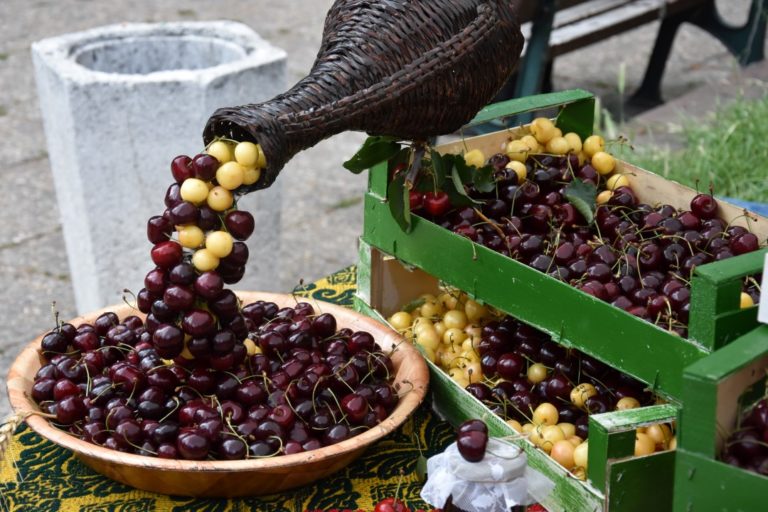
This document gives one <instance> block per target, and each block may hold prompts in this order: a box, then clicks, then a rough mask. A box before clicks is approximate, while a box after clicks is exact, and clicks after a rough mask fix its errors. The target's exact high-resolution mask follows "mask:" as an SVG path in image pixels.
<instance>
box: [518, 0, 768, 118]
mask: <svg viewBox="0 0 768 512" xmlns="http://www.w3.org/2000/svg"><path fill="white" fill-rule="evenodd" d="M518 5H520V11H521V12H520V14H521V19H522V20H523V22H524V23H525V24H524V26H523V32H524V34H525V36H526V48H525V50H524V56H523V59H522V61H521V64H520V68H519V70H518V73H517V78H516V80H515V81H514V88H512V87H510V88H509V89H508V90H507V95H508V96H509V95H510V94H514V96H515V97H521V96H528V95H531V94H536V93H539V92H541V91H542V90H544V89H547V88H550V81H551V74H552V62H553V61H554V59H555V58H556V57H558V56H560V55H563V54H565V53H567V52H570V51H573V50H577V49H579V48H582V47H584V46H587V45H589V44H592V43H595V42H597V41H601V40H603V39H606V38H608V37H611V36H614V35H616V34H619V33H621V32H624V31H627V30H630V29H633V28H636V27H639V26H641V25H644V24H646V23H649V22H652V21H656V20H659V19H660V20H661V27H660V28H659V32H658V36H657V38H656V43H655V45H654V48H653V52H652V53H651V57H650V61H649V63H648V66H647V68H646V72H645V77H644V79H643V81H642V83H641V85H640V87H639V88H638V90H637V91H636V92H635V94H634V97H633V98H634V99H635V100H637V101H638V102H642V103H644V104H647V105H653V104H658V103H660V102H661V101H662V96H661V80H662V77H663V75H664V68H665V67H666V63H667V59H668V57H669V53H670V51H671V49H672V44H673V42H674V39H675V35H676V34H677V30H678V29H679V28H680V26H681V25H682V24H683V23H692V24H694V25H696V26H698V27H700V28H702V29H703V30H705V31H707V32H709V33H710V34H711V35H713V36H714V37H716V38H717V39H718V40H720V41H721V42H722V43H723V44H724V45H725V46H726V48H728V50H729V51H730V52H731V53H732V54H733V55H734V56H735V57H736V58H738V60H739V62H740V63H741V64H742V65H746V64H750V63H752V62H756V61H759V60H762V59H763V57H764V55H763V44H764V41H765V33H766V16H767V15H768V0H752V5H751V7H750V12H749V18H748V20H747V22H746V23H745V24H744V26H741V27H733V26H730V25H728V24H727V23H725V22H724V21H723V19H722V18H721V17H720V15H719V13H718V10H717V6H716V5H715V0H540V1H527V0H522V1H518ZM510 85H511V84H510Z"/></svg>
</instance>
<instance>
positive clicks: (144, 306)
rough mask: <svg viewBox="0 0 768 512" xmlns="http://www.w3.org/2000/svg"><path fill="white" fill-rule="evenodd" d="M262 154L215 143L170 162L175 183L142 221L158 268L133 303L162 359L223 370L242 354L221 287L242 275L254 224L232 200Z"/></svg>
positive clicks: (236, 317)
mask: <svg viewBox="0 0 768 512" xmlns="http://www.w3.org/2000/svg"><path fill="white" fill-rule="evenodd" d="M214 155H217V156H214ZM260 155H262V153H261V150H260V148H259V146H258V145H256V144H252V143H250V142H241V143H239V144H237V145H236V146H234V149H233V148H232V146H231V145H229V144H226V143H224V142H221V141H218V142H215V143H214V144H213V145H212V146H211V147H209V149H208V153H206V154H199V155H197V156H195V157H194V158H190V157H188V156H185V155H182V156H179V157H176V158H175V159H174V160H173V162H172V163H171V173H172V174H173V177H174V180H175V183H173V184H172V185H171V186H170V187H169V188H168V190H167V192H166V194H165V206H166V209H165V211H164V212H163V214H162V215H158V216H154V217H151V218H150V219H149V221H148V223H147V237H148V238H149V241H150V242H151V243H152V244H154V245H153V247H152V250H151V257H152V261H153V263H154V264H155V265H156V267H155V268H154V269H152V270H151V271H149V273H148V274H147V275H146V277H145V278H144V288H142V289H141V290H140V291H139V293H138V295H137V298H136V299H137V300H136V302H137V307H138V309H139V310H140V311H141V312H142V313H145V314H146V315H147V320H146V323H147V330H148V331H149V332H150V334H152V343H153V344H154V346H155V349H156V350H157V352H158V354H159V355H160V356H161V357H163V358H166V359H173V358H175V357H178V356H182V357H184V358H186V359H199V360H201V361H207V362H208V363H209V364H210V365H211V366H212V367H213V368H215V369H219V370H227V369H230V368H232V367H233V366H234V365H235V362H236V360H238V359H242V356H243V355H244V350H245V348H244V346H243V340H244V339H245V337H246V335H247V334H248V328H247V325H246V321H245V317H244V316H243V314H242V313H241V312H240V310H239V304H238V300H237V297H236V296H235V294H234V293H233V292H232V291H231V290H226V289H225V288H224V286H225V285H226V284H234V283H237V282H238V281H240V279H242V277H243V274H244V273H245V264H246V262H247V260H248V246H247V245H246V244H245V243H244V241H245V240H246V239H247V238H248V237H249V236H250V235H251V234H252V233H253V231H254V228H255V222H254V218H253V216H252V215H251V214H250V213H248V212H244V211H241V210H237V209H236V205H235V196H236V195H237V194H238V190H239V189H240V188H241V187H242V186H243V185H248V184H252V183H253V182H255V181H256V180H258V177H259V175H260V170H259V169H258V168H256V167H254V166H257V165H262V166H263V165H265V164H264V163H261V164H260V163H259V161H260V159H261V160H263V157H260ZM217 157H218V158H217ZM174 233H175V235H176V239H174V238H173V236H174Z"/></svg>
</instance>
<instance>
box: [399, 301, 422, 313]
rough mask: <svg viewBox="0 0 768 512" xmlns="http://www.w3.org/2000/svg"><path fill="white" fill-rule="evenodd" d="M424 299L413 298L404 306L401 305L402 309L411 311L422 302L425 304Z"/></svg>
mask: <svg viewBox="0 0 768 512" xmlns="http://www.w3.org/2000/svg"><path fill="white" fill-rule="evenodd" d="M426 302H427V300H426V299H414V300H412V301H411V302H409V303H408V304H406V305H405V306H403V311H405V312H406V313H412V312H413V311H414V310H415V309H416V308H420V307H421V306H423V305H424V304H426Z"/></svg>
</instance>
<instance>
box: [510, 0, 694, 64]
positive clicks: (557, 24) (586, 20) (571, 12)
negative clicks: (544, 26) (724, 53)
mask: <svg viewBox="0 0 768 512" xmlns="http://www.w3.org/2000/svg"><path fill="white" fill-rule="evenodd" d="M576 3H577V4H578V5H574V6H572V7H570V8H568V9H564V10H560V11H558V12H557V13H556V14H555V20H554V28H553V30H552V34H551V36H550V40H549V54H548V58H554V57H557V56H559V55H562V54H564V53H567V52H569V51H572V50H575V49H578V48H581V47H584V46H587V45H589V44H592V43H595V42H597V41H600V40H602V39H606V38H608V37H611V36H614V35H616V34H619V33H621V32H624V31H627V30H630V29H633V28H636V27H639V26H641V25H644V24H646V23H649V22H652V21H656V20H657V19H660V18H661V17H663V16H666V15H670V14H675V13H677V12H679V11H681V10H684V9H687V8H690V7H692V6H694V5H697V4H702V3H703V0H590V1H587V2H576ZM531 27H532V23H526V24H525V25H523V27H522V30H523V34H524V35H525V37H526V40H527V39H528V37H530V33H531ZM525 50H527V45H526V48H525ZM525 50H524V51H525Z"/></svg>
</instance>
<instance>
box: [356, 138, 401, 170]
mask: <svg viewBox="0 0 768 512" xmlns="http://www.w3.org/2000/svg"><path fill="white" fill-rule="evenodd" d="M396 141H397V139H395V138H393V137H380V136H376V137H368V138H367V139H366V140H365V142H364V143H363V147H361V148H360V149H359V150H358V151H357V153H355V154H354V155H353V156H352V158H350V159H349V160H347V161H346V162H344V164H343V165H344V168H345V169H347V170H349V171H351V172H353V173H354V174H360V173H361V172H363V171H364V170H366V169H370V168H371V167H373V166H374V165H376V164H378V163H381V162H384V161H385V160H389V159H390V158H392V157H393V156H395V155H396V154H397V153H398V152H399V151H400V144H398V143H397V142H396Z"/></svg>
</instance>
